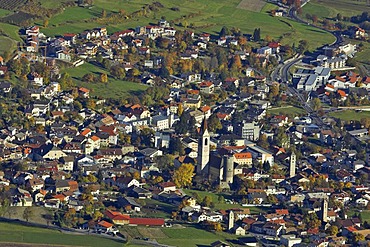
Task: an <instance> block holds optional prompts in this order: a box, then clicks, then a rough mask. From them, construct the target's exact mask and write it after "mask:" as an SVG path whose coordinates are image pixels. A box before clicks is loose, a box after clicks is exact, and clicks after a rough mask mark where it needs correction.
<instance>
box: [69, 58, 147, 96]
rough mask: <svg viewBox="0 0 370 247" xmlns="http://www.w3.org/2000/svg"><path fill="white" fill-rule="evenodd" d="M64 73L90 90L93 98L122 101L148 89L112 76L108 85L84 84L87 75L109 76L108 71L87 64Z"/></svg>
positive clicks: (142, 85)
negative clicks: (99, 97)
mask: <svg viewBox="0 0 370 247" xmlns="http://www.w3.org/2000/svg"><path fill="white" fill-rule="evenodd" d="M64 72H67V73H68V74H69V75H70V76H71V77H72V79H74V80H75V82H76V84H77V85H78V86H81V87H86V88H88V89H90V90H91V92H90V94H91V95H92V96H103V97H105V98H114V99H120V98H125V97H127V96H129V95H135V94H139V93H141V92H142V91H144V90H145V89H146V88H147V87H148V86H146V85H144V84H140V83H136V82H130V81H123V80H117V79H115V78H113V77H110V76H109V77H108V83H107V84H104V83H87V82H83V81H82V77H83V76H84V75H85V74H87V73H92V74H94V75H95V76H99V75H100V74H101V73H107V74H108V75H109V72H108V71H106V70H104V69H102V68H100V67H97V66H95V65H93V64H90V63H85V64H83V65H81V66H79V67H77V68H74V67H73V68H68V69H65V70H64Z"/></svg>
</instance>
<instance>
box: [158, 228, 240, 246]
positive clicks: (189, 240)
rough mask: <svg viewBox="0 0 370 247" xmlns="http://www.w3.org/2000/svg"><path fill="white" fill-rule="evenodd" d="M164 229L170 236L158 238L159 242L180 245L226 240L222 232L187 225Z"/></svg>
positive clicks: (197, 244)
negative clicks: (181, 227)
mask: <svg viewBox="0 0 370 247" xmlns="http://www.w3.org/2000/svg"><path fill="white" fill-rule="evenodd" d="M162 231H163V232H164V233H165V234H166V235H167V236H168V238H163V239H158V242H160V243H162V244H167V245H171V246H178V247H182V246H184V247H187V246H202V245H206V246H209V244H210V243H212V242H215V241H217V240H222V241H224V240H226V239H225V238H224V237H223V236H220V234H216V233H212V232H208V231H205V230H202V229H196V228H193V227H186V228H183V229H175V228H164V229H163V230H162ZM229 238H234V236H232V235H230V237H229Z"/></svg>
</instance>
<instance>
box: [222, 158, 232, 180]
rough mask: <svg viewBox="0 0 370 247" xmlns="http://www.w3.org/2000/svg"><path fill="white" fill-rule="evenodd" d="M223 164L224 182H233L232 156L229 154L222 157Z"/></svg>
mask: <svg viewBox="0 0 370 247" xmlns="http://www.w3.org/2000/svg"><path fill="white" fill-rule="evenodd" d="M223 159H224V160H223V162H224V180H225V182H226V183H227V184H232V183H233V181H234V155H232V154H229V155H225V156H224V157H223Z"/></svg>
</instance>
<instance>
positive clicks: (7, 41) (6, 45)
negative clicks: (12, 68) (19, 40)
mask: <svg viewBox="0 0 370 247" xmlns="http://www.w3.org/2000/svg"><path fill="white" fill-rule="evenodd" d="M0 44H1V45H0V54H4V52H6V51H12V50H14V49H15V47H16V42H15V41H14V40H12V39H11V38H8V37H5V36H0Z"/></svg>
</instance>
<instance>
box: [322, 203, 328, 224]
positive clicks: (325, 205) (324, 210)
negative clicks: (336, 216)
mask: <svg viewBox="0 0 370 247" xmlns="http://www.w3.org/2000/svg"><path fill="white" fill-rule="evenodd" d="M321 217H322V219H321V220H322V222H328V200H327V199H324V200H322V205H321Z"/></svg>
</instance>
